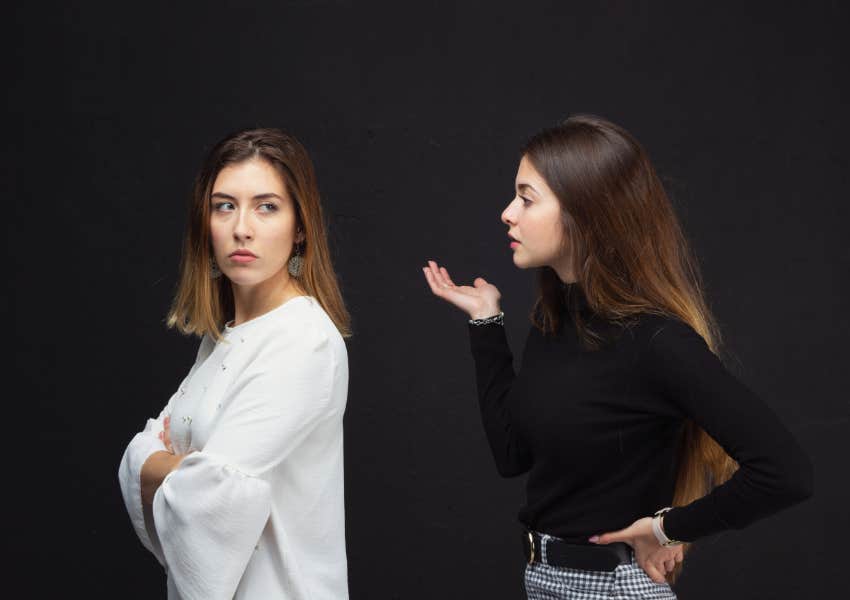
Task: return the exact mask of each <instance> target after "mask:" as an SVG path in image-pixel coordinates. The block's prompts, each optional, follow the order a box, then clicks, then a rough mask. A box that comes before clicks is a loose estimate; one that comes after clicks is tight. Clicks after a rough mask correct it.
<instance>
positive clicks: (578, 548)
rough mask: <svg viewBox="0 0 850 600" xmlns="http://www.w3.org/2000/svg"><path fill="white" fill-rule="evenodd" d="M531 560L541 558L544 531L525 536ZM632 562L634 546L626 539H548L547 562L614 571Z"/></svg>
mask: <svg viewBox="0 0 850 600" xmlns="http://www.w3.org/2000/svg"><path fill="white" fill-rule="evenodd" d="M522 541H523V546H524V548H525V558H526V560H527V561H528V564H532V563H536V562H541V560H540V559H541V552H540V545H541V541H542V540H541V539H540V534H538V533H535V532H534V531H526V532H525V533H523V536H522ZM631 562H632V549H631V547H630V546H629V545H628V544H626V543H625V542H612V543H610V544H606V545H604V546H592V545H585V544H570V543H568V542H565V541H563V540H559V539H551V538H550V539H549V541H547V542H546V564H547V565H552V566H553V567H569V568H571V569H582V570H585V571H613V570H614V569H616V568H617V566H619V565H627V564H630V563H631Z"/></svg>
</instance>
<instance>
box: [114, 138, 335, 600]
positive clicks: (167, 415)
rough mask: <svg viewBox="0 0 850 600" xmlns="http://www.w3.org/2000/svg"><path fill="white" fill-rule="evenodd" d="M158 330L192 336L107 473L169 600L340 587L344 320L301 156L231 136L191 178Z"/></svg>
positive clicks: (309, 172) (312, 184)
mask: <svg viewBox="0 0 850 600" xmlns="http://www.w3.org/2000/svg"><path fill="white" fill-rule="evenodd" d="M181 271H182V272H181V278H180V283H179V286H178V290H177V294H176V297H175V300H174V303H173V306H172V308H171V311H170V313H169V315H168V321H167V322H168V325H169V326H171V327H176V328H177V329H178V330H179V331H181V332H182V333H184V334H194V335H197V336H199V337H201V338H202V341H201V343H200V348H199V349H198V354H197V358H196V360H195V363H194V365H193V366H192V368H191V370H190V371H189V374H188V375H187V376H186V378H185V379H184V380H183V382H182V383H181V384H180V385H179V387H178V388H177V391H176V392H175V393H174V395H173V396H172V397H171V399H170V400H169V401H168V404H167V405H166V406H165V408H164V409H163V410H162V412H161V413H160V415H159V416H158V417H157V418H156V419H149V420H148V422H147V425H146V426H145V428H144V430H143V431H141V432H139V433H138V434H136V436H135V437H134V438H133V439H132V441H131V442H130V444H129V445H128V446H127V449H126V451H125V452H124V456H123V458H122V460H121V465H120V468H119V481H120V484H121V491H122V494H123V496H124V502H125V504H126V506H127V512H128V513H129V515H130V520H131V521H132V524H133V526H134V528H135V530H136V533H137V535H138V536H139V538H140V540H141V541H142V544H144V546H145V547H146V548H147V549H148V550H150V551H151V552H152V553H153V554H154V556H156V558H157V559H158V560H159V562H160V563H161V564H162V565H163V566H164V567H165V570H166V573H167V587H168V598H169V599H176V598H179V599H183V600H190V599H198V600H201V599H202V600H215V599H218V598H222V599H223V598H228V599H229V598H262V599H265V598H287V599H290V598H291V599H300V598H310V599H312V600H322V599H333V600H339V599H340V598H347V597H348V583H347V568H346V552H345V513H344V505H343V444H342V417H343V412H344V410H345V404H346V397H347V390H348V360H347V354H346V348H345V343H344V341H343V336H348V335H349V316H348V313H347V311H346V309H345V306H344V304H343V301H342V297H341V294H340V291H339V286H338V284H337V281H336V276H335V274H334V271H333V267H332V265H331V260H330V254H329V251H328V245H327V240H326V236H325V228H324V225H323V218H322V210H321V205H320V202H319V194H318V188H317V186H316V180H315V175H314V172H313V166H312V163H311V161H310V159H309V157H308V155H307V152H306V151H305V150H304V148H303V147H302V146H301V144H300V143H298V141H297V140H295V139H294V138H293V137H291V136H289V135H287V134H285V133H283V132H281V131H278V130H274V129H255V130H249V131H243V132H239V133H237V134H234V135H232V136H229V137H228V138H226V139H225V140H223V141H222V142H220V143H219V144H218V145H217V146H216V147H215V148H213V150H212V151H211V152H210V154H209V156H208V157H207V159H206V162H205V164H204V165H203V167H202V169H201V171H200V173H199V174H198V177H197V179H196V181H195V186H194V191H193V194H192V201H191V205H190V210H189V218H188V224H187V232H186V238H185V246H184V251H183V260H182V268H181Z"/></svg>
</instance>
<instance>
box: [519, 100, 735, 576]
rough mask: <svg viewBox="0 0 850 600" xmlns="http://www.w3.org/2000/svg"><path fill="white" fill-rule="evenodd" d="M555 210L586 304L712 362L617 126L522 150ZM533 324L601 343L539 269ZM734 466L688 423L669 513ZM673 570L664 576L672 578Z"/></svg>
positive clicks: (669, 245) (687, 284)
mask: <svg viewBox="0 0 850 600" xmlns="http://www.w3.org/2000/svg"><path fill="white" fill-rule="evenodd" d="M522 155H523V156H525V157H526V158H527V159H528V160H529V161H530V162H531V164H532V165H533V166H534V168H535V169H536V170H537V172H538V173H540V175H542V176H543V178H544V179H545V180H546V183H547V184H548V185H549V187H550V189H551V190H552V191H553V192H554V193H555V195H556V196H557V198H558V200H559V202H560V204H561V208H562V210H561V217H562V224H563V227H564V231H565V233H566V235H565V236H564V243H565V247H564V250H565V251H566V252H568V253H569V255H570V256H571V258H572V261H573V262H572V264H573V265H574V266H575V267H574V268H575V275H576V278H577V281H578V284H579V288H580V290H581V291H582V292H583V293H584V296H585V300H586V301H587V305H588V306H589V307H590V308H591V309H592V311H593V312H594V313H596V314H597V315H599V316H601V317H602V318H603V319H604V320H607V321H608V322H614V323H619V324H622V325H624V326H627V325H629V324H630V323H631V322H633V321H634V320H635V319H636V317H637V316H638V315H639V314H640V313H651V314H658V315H664V316H667V317H671V318H675V319H678V320H680V321H682V322H684V323H687V324H688V325H690V326H691V327H693V329H694V330H696V331H697V332H698V333H699V334H700V335H701V336H702V337H703V339H705V341H706V343H707V344H708V347H709V348H710V349H711V350H712V352H714V353H715V354H716V353H718V351H719V344H720V334H719V330H718V328H717V324H716V321H715V319H714V317H713V316H712V314H711V311H710V310H709V308H708V305H707V303H706V300H705V297H704V293H703V285H702V279H701V275H700V272H699V268H698V264H697V262H696V259H695V258H694V256H693V254H692V252H691V249H690V247H689V244H688V242H687V240H686V238H685V235H684V233H683V230H682V227H681V226H680V224H679V221H678V219H677V217H676V214H675V212H674V210H673V207H672V205H671V203H670V200H669V199H668V197H667V194H666V193H665V191H664V187H663V186H662V184H661V181H660V180H659V178H658V175H657V174H656V172H655V169H654V168H653V166H652V164H651V163H650V161H649V157H648V156H647V153H646V152H645V151H644V149H643V148H642V147H641V145H640V144H639V143H638V142H637V140H636V139H635V138H634V137H632V136H631V135H630V134H629V133H628V132H627V131H625V130H624V129H623V128H621V127H618V126H617V125H615V124H613V123H611V122H609V121H606V120H605V119H602V118H600V117H596V116H592V115H576V116H573V117H570V118H569V119H567V120H566V121H564V122H563V123H561V124H560V125H558V126H556V127H552V128H548V129H544V130H543V131H540V132H539V133H537V134H536V135H534V136H533V137H532V138H531V139H530V140H529V141H528V142H526V144H525V146H524V147H523V148H522ZM538 275H539V277H538V298H537V302H536V303H535V306H534V310H533V311H532V314H531V320H532V323H534V325H535V326H536V327H538V328H539V329H540V330H541V331H543V332H544V333H547V334H548V333H552V332H554V331H556V330H558V328H559V326H560V325H561V320H562V315H563V314H564V312H565V311H566V312H568V313H569V314H570V316H571V317H572V321H573V322H574V323H575V327H576V329H577V331H578V334H579V336H580V338H581V339H582V341H583V342H584V344H585V345H586V346H587V347H588V348H590V349H593V348H598V347H599V346H601V345H602V344H603V343H604V341H605V340H604V337H603V336H602V335H600V333H599V332H597V331H595V330H594V327H593V323H592V321H591V322H586V321H584V320H583V319H582V314H581V310H579V307H578V305H576V304H574V303H573V302H571V301H569V298H565V295H564V294H563V293H562V291H561V282H560V279H559V278H558V275H557V274H556V273H555V271H554V270H553V269H552V268H550V267H543V268H541V269H540V270H539V274H538ZM737 467H738V465H737V463H736V462H735V461H734V460H733V459H732V458H731V457H729V456H728V455H727V454H726V452H725V451H724V450H723V449H722V448H721V447H720V445H719V444H717V442H715V441H714V440H713V439H712V438H711V437H710V436H709V435H708V434H707V433H706V432H705V431H704V430H702V429H701V428H700V427H698V426H697V425H696V424H695V423H694V422H693V421H691V420H686V422H685V425H684V427H683V430H682V437H681V440H680V446H679V468H678V473H677V479H676V486H675V491H674V497H673V504H674V505H675V506H682V505H685V504H689V503H690V502H692V501H693V500H695V499H697V498H700V497H702V496H704V495H705V494H706V493H708V491H709V490H710V489H711V487H712V486H713V485H719V484H720V483H722V482H724V481H726V480H727V479H729V477H731V476H732V474H733V473H734V472H735V470H736V469H737ZM680 570H681V564H680V565H678V566H677V568H676V570H675V571H674V572H673V573H672V574H671V576H670V580H671V581H672V580H673V579H675V577H676V576H678V574H679V572H680Z"/></svg>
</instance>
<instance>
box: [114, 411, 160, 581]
mask: <svg viewBox="0 0 850 600" xmlns="http://www.w3.org/2000/svg"><path fill="white" fill-rule="evenodd" d="M166 410H167V409H166ZM166 410H163V411H162V413H160V416H159V417H158V418H157V419H148V422H147V425H145V428H144V430H143V431H140V432H139V433H137V434H136V435H135V437H133V439H132V440H131V441H130V443H129V444H128V445H127V449H126V450H124V456H123V457H122V458H121V465H120V466H119V467H118V483H119V484H120V485H121V495H122V496H124V506H126V507H127V514H128V515H130V522H131V523H132V524H133V529H134V530H135V531H136V535H137V536H138V537H139V540H141V542H142V545H143V546H144V547H145V548H147V549H148V550H149V551H150V552H151V553H152V554H153V555H154V556H155V557H156V559H157V560H158V561H159V564H161V565H163V566H165V557H164V556H163V554H162V548H161V547H160V544H159V540H158V539H157V536H156V531H155V530H154V528H153V524H152V523H151V522H150V521H151V519H150V517H151V514H150V512H149V511H147V510H145V507H144V506H143V505H142V485H141V473H142V465H144V464H145V461H146V460H147V459H148V457H150V455H151V454H153V453H154V452H158V451H161V450H165V451H167V450H168V449H167V448H166V447H165V444H163V443H162V440H160V439H159V437H158V436H159V432H160V431H162V419H163V418H164V416H165V415H166V414H167V413H166Z"/></svg>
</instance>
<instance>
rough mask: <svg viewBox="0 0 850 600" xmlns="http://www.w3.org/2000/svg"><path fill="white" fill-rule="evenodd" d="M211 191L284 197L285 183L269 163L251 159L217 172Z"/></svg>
mask: <svg viewBox="0 0 850 600" xmlns="http://www.w3.org/2000/svg"><path fill="white" fill-rule="evenodd" d="M212 191H213V193H215V192H222V193H228V194H230V195H236V194H237V193H239V194H251V195H256V194H265V193H275V194H277V195H279V196H284V195H285V193H286V183H285V182H284V180H283V177H281V175H280V173H279V172H278V170H277V169H275V168H274V167H273V166H272V165H271V163H269V162H268V161H265V160H262V159H260V158H252V159H250V160H245V161H242V162H238V163H235V164H232V165H227V166H226V167H224V168H223V169H222V170H221V171H219V172H218V175H216V178H215V181H214V182H213V187H212Z"/></svg>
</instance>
